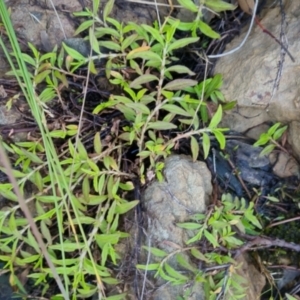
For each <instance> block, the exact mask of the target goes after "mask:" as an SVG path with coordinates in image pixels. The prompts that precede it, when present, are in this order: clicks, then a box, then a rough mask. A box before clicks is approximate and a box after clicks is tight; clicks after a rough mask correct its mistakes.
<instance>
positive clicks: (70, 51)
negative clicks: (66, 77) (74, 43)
mask: <svg viewBox="0 0 300 300" xmlns="http://www.w3.org/2000/svg"><path fill="white" fill-rule="evenodd" d="M62 44H63V47H64V49H65V50H66V51H67V53H68V54H69V55H70V56H71V57H73V58H75V59H76V60H78V61H84V60H85V57H84V56H83V55H82V54H80V53H79V52H77V51H76V50H75V49H73V48H71V47H69V46H67V45H66V44H65V43H64V42H63V43H62Z"/></svg>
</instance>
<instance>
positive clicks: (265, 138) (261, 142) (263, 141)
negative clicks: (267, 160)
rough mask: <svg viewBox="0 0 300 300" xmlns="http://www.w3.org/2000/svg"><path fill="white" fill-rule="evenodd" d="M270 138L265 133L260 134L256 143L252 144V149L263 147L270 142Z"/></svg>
mask: <svg viewBox="0 0 300 300" xmlns="http://www.w3.org/2000/svg"><path fill="white" fill-rule="evenodd" d="M270 138H271V137H270V136H269V134H267V133H262V134H261V135H260V137H259V139H258V141H257V142H256V143H254V144H253V146H254V147H258V146H263V145H265V144H267V143H268V142H269V141H270Z"/></svg>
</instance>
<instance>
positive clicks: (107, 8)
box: [93, 0, 115, 21]
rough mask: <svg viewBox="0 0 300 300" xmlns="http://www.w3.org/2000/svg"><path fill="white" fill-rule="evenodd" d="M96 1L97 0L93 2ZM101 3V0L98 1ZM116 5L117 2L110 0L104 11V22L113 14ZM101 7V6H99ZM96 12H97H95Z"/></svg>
mask: <svg viewBox="0 0 300 300" xmlns="http://www.w3.org/2000/svg"><path fill="white" fill-rule="evenodd" d="M93 1H95V0H93ZM97 1H99V0H97ZM114 4H115V0H109V1H108V2H107V3H106V5H105V7H104V10H103V20H104V21H106V19H107V17H108V16H109V14H110V13H111V11H112V9H113V7H114ZM98 6H99V5H98ZM94 12H96V11H94Z"/></svg>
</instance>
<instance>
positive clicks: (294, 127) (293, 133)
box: [288, 121, 300, 161]
mask: <svg viewBox="0 0 300 300" xmlns="http://www.w3.org/2000/svg"><path fill="white" fill-rule="evenodd" d="M288 142H289V144H290V145H291V147H292V150H293V153H294V155H295V156H296V158H297V159H298V161H300V122H297V121H293V122H291V123H290V124H289V127H288Z"/></svg>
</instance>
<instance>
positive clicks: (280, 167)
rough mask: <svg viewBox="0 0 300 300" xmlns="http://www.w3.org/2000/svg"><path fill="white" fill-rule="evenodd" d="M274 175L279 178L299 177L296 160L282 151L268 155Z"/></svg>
mask: <svg viewBox="0 0 300 300" xmlns="http://www.w3.org/2000/svg"><path fill="white" fill-rule="evenodd" d="M269 159H270V162H271V164H272V165H273V164H274V166H273V172H274V174H275V175H277V176H278V177H281V178H287V177H291V176H299V175H300V173H299V164H298V163H297V161H296V159H295V158H293V157H292V156H291V155H289V154H288V153H285V152H283V151H273V152H272V153H270V155H269Z"/></svg>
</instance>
